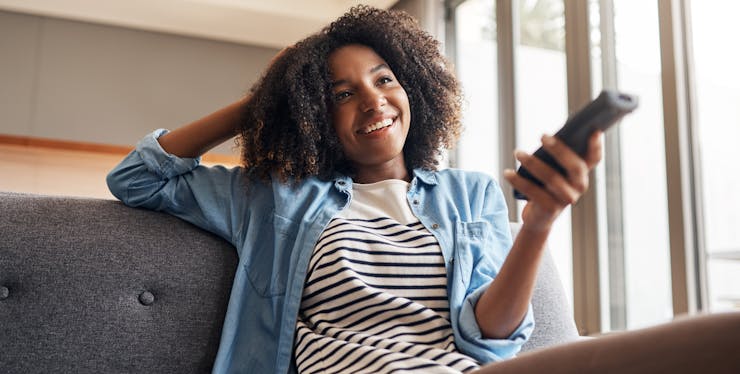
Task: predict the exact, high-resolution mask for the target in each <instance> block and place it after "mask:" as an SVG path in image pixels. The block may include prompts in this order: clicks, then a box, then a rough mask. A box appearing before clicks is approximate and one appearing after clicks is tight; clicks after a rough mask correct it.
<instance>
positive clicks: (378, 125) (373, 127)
mask: <svg viewBox="0 0 740 374" xmlns="http://www.w3.org/2000/svg"><path fill="white" fill-rule="evenodd" d="M393 121H394V120H393V118H385V119H382V120H380V121H377V122H374V123H371V124H370V125H368V126H365V127H364V128H362V129H360V130H357V133H359V134H370V133H372V132H374V131H378V130H380V129H383V128H386V127H388V126H390V125H392V124H393Z"/></svg>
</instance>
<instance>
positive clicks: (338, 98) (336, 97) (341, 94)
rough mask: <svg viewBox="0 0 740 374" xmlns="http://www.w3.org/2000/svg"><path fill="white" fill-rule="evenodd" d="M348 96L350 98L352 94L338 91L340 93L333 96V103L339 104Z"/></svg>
mask: <svg viewBox="0 0 740 374" xmlns="http://www.w3.org/2000/svg"><path fill="white" fill-rule="evenodd" d="M350 96H352V93H351V92H349V91H340V92H337V93H335V94H334V101H335V102H340V101H343V100H346V99H347V98H349V97H350Z"/></svg>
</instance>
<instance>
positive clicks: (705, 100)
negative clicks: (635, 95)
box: [691, 1, 740, 311]
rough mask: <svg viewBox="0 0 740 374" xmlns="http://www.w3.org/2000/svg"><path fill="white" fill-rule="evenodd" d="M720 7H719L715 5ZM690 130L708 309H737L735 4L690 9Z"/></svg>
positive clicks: (738, 8) (739, 127)
mask: <svg viewBox="0 0 740 374" xmlns="http://www.w3.org/2000/svg"><path fill="white" fill-rule="evenodd" d="M720 5H721V6H720ZM691 8H692V9H691V23H692V33H693V40H692V41H693V43H692V44H693V50H694V53H693V59H694V62H695V65H694V66H695V78H696V79H695V88H696V94H695V96H694V97H695V104H696V111H695V112H696V118H695V119H696V121H697V123H696V129H697V130H698V138H699V144H698V147H697V148H698V150H697V151H698V152H699V156H700V159H701V162H700V167H701V177H702V178H701V179H702V183H701V188H700V190H701V191H702V194H701V198H702V199H703V203H704V204H703V207H704V209H703V210H704V217H703V218H704V225H703V226H704V232H705V237H706V242H705V248H706V256H707V261H706V264H707V278H708V279H707V280H708V295H707V296H708V301H709V305H708V307H709V309H710V310H714V311H720V310H728V309H739V308H740V234H738V228H740V194H739V193H738V192H739V191H740V174H739V173H738V165H737V155H736V154H735V153H734V152H733V150H734V149H736V148H737V141H738V139H740V106H738V103H740V92H738V90H737V88H738V87H740V74H739V73H738V72H737V68H738V66H740V52H738V50H737V48H735V47H734V43H733V42H732V40H733V39H734V35H735V33H736V32H737V31H738V30H739V29H740V27H738V24H737V15H738V14H740V3H737V2H733V1H702V2H699V1H696V2H693V3H692V7H691Z"/></svg>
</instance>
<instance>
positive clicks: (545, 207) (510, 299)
mask: <svg viewBox="0 0 740 374" xmlns="http://www.w3.org/2000/svg"><path fill="white" fill-rule="evenodd" d="M543 147H544V149H545V150H547V151H548V153H550V154H552V155H553V156H554V157H555V159H556V160H557V161H558V163H559V164H560V165H562V166H563V167H564V168H565V169H566V170H567V171H568V176H567V177H564V176H562V175H561V174H559V173H558V172H557V171H555V170H554V169H552V168H551V167H549V166H547V165H546V164H545V163H544V162H542V161H541V160H539V159H538V158H536V157H534V156H533V155H529V154H525V153H523V152H517V154H516V158H517V159H518V160H519V161H520V162H521V163H522V165H523V166H524V167H526V168H527V170H529V171H530V172H532V174H534V175H535V177H537V179H539V180H541V181H542V182H543V183H544V184H545V185H544V186H542V187H539V186H537V185H535V184H534V183H532V182H530V181H529V180H527V179H525V178H523V177H521V176H519V175H518V174H516V173H515V172H513V171H512V170H508V171H507V172H506V173H505V174H504V176H505V177H506V179H507V180H508V181H509V182H510V183H511V184H512V185H513V186H514V188H516V189H517V190H519V191H522V192H523V193H524V194H525V195H527V196H528V197H529V202H528V203H527V205H526V206H525V208H524V212H523V213H522V220H523V223H522V228H521V230H520V231H519V234H518V235H517V237H516V238H515V240H514V244H513V245H512V247H511V251H510V252H509V255H508V256H507V257H506V260H505V261H504V264H503V265H502V267H501V271H500V272H499V273H498V275H496V278H494V280H493V282H492V283H491V285H490V286H489V287H488V289H487V290H486V291H485V293H484V294H483V295H482V296H481V298H480V299H479V300H478V303H477V304H476V307H475V316H476V320H477V322H478V325H479V326H480V329H481V332H482V333H483V336H484V337H487V338H491V339H494V338H497V339H505V338H507V337H509V335H511V333H512V332H514V331H515V330H516V328H517V327H518V326H519V324H520V323H521V322H522V320H523V319H524V316H525V315H526V313H527V309H528V308H529V303H530V300H531V298H532V293H533V292H534V285H535V280H536V277H537V268H538V267H539V264H540V260H541V258H542V254H543V252H544V249H545V243H546V241H547V237H548V236H549V234H550V230H551V228H552V224H553V222H554V221H555V219H556V218H557V217H558V216H559V215H560V213H561V212H562V211H563V210H564V209H565V208H566V207H567V206H568V205H571V204H573V203H575V202H576V201H577V200H578V198H579V197H580V196H581V195H582V194H583V193H584V192H585V191H586V189H587V188H588V173H589V172H590V171H591V169H593V168H594V167H595V166H596V164H597V163H598V162H599V160H601V132H597V133H595V134H593V135H592V136H591V138H590V139H589V151H588V153H587V154H586V157H585V158H581V157H579V156H578V155H577V154H576V153H575V152H573V151H572V150H571V149H570V148H568V146H566V145H565V144H564V143H562V142H560V141H558V140H557V139H556V138H554V137H550V136H545V137H543Z"/></svg>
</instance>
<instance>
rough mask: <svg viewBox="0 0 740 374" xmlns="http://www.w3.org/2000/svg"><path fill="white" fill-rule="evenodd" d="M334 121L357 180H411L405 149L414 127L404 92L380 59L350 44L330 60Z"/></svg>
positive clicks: (336, 51)
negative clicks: (411, 129) (411, 126)
mask: <svg viewBox="0 0 740 374" xmlns="http://www.w3.org/2000/svg"><path fill="white" fill-rule="evenodd" d="M328 62H329V69H330V71H331V80H332V95H333V100H332V105H331V108H332V109H331V110H332V119H333V122H334V130H335V131H336V133H337V137H338V138H339V142H340V143H341V145H342V149H343V150H344V154H345V155H346V157H347V158H348V159H349V161H350V162H351V163H352V165H353V166H354V169H355V171H356V173H357V175H356V176H355V179H356V181H357V182H360V183H372V182H376V181H380V180H384V179H404V180H409V175H408V171H407V170H406V164H405V162H404V157H403V146H404V143H405V142H406V136H407V135H408V132H409V126H410V123H411V110H410V108H409V99H408V96H407V95H406V91H405V90H404V89H403V87H401V84H400V83H399V82H398V80H397V79H396V77H395V75H394V74H393V71H391V69H390V67H389V66H388V64H387V63H386V62H385V60H383V58H382V57H380V56H378V54H377V53H375V51H373V50H372V49H371V48H369V47H366V46H363V45H357V44H351V45H346V46H343V47H341V48H338V49H337V50H335V51H334V52H332V53H331V55H330V56H329V61H328Z"/></svg>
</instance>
